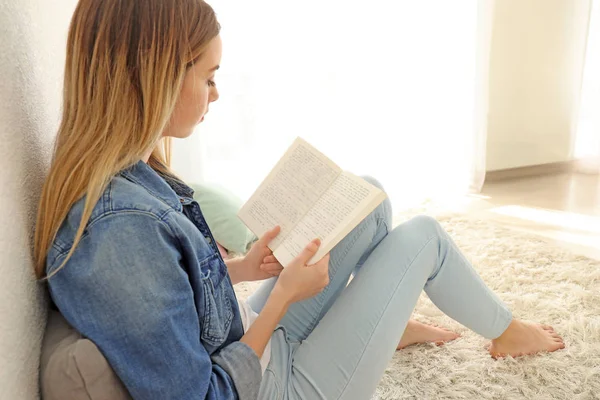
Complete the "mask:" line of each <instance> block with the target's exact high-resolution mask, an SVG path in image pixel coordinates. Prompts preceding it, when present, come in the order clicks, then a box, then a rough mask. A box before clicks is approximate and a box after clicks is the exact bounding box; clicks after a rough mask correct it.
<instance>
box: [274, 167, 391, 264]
mask: <svg viewBox="0 0 600 400" xmlns="http://www.w3.org/2000/svg"><path fill="white" fill-rule="evenodd" d="M385 198H386V195H385V193H384V192H383V191H382V190H381V189H379V188H377V187H376V186H373V185H371V184H370V183H369V182H367V181H365V180H364V179H362V178H359V177H357V176H356V175H353V174H351V173H349V172H342V173H341V174H340V176H339V177H338V178H337V179H336V180H335V182H334V183H333V185H331V187H330V188H329V189H328V190H327V191H326V192H325V193H324V194H323V196H322V197H321V198H320V199H319V200H318V201H317V203H316V204H315V206H314V207H313V208H311V209H310V210H309V211H308V213H307V214H306V215H305V216H304V218H302V220H300V221H299V222H298V224H297V225H296V226H295V227H294V229H293V230H292V232H291V233H290V234H289V235H288V236H287V237H286V238H285V240H284V241H283V242H282V243H281V245H280V246H279V247H278V248H277V249H276V251H275V252H274V255H275V257H276V258H277V260H278V261H279V262H280V263H281V264H282V265H283V266H285V265H287V264H289V262H291V261H292V260H293V259H294V258H295V257H296V256H297V255H298V254H299V253H300V252H301V251H302V249H304V247H306V245H307V244H308V243H309V242H310V241H311V240H313V239H315V238H319V239H321V247H320V248H319V251H318V252H317V254H315V256H314V257H313V258H312V259H311V260H310V261H309V264H312V263H315V262H317V261H318V260H320V259H321V258H323V256H324V255H325V254H327V253H328V252H329V251H331V249H332V248H333V247H334V246H335V245H336V244H338V243H339V242H340V241H341V240H342V239H343V238H344V237H345V236H346V235H347V234H348V233H350V231H351V230H352V229H354V227H356V225H358V224H359V223H360V221H362V220H363V219H364V218H365V217H366V216H367V215H368V214H369V213H370V212H371V211H373V210H374V209H375V207H377V206H378V205H379V204H380V203H381V202H382V201H383V200H384V199H385Z"/></svg>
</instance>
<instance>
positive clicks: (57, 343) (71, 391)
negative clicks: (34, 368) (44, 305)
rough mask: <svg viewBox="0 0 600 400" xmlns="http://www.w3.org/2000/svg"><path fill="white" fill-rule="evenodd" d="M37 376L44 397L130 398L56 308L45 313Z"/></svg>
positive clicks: (71, 399)
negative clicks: (39, 369)
mask: <svg viewBox="0 0 600 400" xmlns="http://www.w3.org/2000/svg"><path fill="white" fill-rule="evenodd" d="M40 379H41V382H40V385H41V389H42V398H43V399H44V400H65V399H69V400H131V396H130V395H129V393H128V392H127V389H126V388H125V386H123V384H122V383H121V381H120V380H119V378H118V377H117V376H116V374H115V373H114V372H113V370H112V369H111V367H110V365H109V364H108V362H107V361H106V359H105V358H104V356H103V355H102V353H101V352H100V350H98V348H97V347H96V345H95V344H94V343H93V342H92V341H90V340H88V339H85V338H83V337H82V336H81V335H80V334H79V333H78V332H77V331H76V330H75V329H73V328H72V327H71V326H70V325H69V324H68V323H67V321H66V320H65V319H64V317H63V316H62V315H61V314H60V313H59V312H57V311H50V312H49V314H48V326H47V328H46V335H45V337H44V344H43V348H42V359H41V371H40Z"/></svg>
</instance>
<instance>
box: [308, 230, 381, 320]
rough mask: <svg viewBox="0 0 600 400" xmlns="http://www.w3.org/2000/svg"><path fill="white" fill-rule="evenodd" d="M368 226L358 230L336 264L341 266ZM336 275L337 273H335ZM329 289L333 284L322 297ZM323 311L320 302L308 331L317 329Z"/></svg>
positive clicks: (324, 293) (329, 286)
mask: <svg viewBox="0 0 600 400" xmlns="http://www.w3.org/2000/svg"><path fill="white" fill-rule="evenodd" d="M367 226H369V224H363V226H362V228H361V229H360V230H359V231H357V232H356V234H355V235H353V241H352V242H351V243H350V244H348V246H346V247H345V248H344V253H343V254H342V255H341V256H340V258H339V260H338V261H340V262H337V263H336V266H337V267H339V266H340V264H341V260H343V259H344V258H346V256H347V255H348V253H349V252H350V249H351V248H352V247H353V246H354V243H356V241H357V240H358V237H359V236H360V235H361V234H362V233H363V232H364V231H365V229H367ZM334 275H335V274H334ZM329 290H331V285H327V287H326V288H325V290H323V291H322V292H321V295H322V297H323V298H324V297H326V296H325V295H326V294H327V293H328V292H329ZM322 311H323V304H321V303H320V304H319V312H318V313H317V315H316V316H315V317H314V318H313V320H312V321H311V322H310V325H309V326H308V331H309V332H311V331H312V330H313V329H315V326H316V325H317V321H319V320H320V319H321V312H322Z"/></svg>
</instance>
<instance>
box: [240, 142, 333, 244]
mask: <svg viewBox="0 0 600 400" xmlns="http://www.w3.org/2000/svg"><path fill="white" fill-rule="evenodd" d="M341 172H342V171H341V169H340V167H338V166H337V165H336V164H335V163H334V162H333V161H331V160H330V159H329V158H327V157H326V156H325V155H324V154H322V153H321V152H319V151H318V150H317V149H315V148H314V147H313V146H311V145H310V144H309V143H307V142H306V141H304V140H303V139H301V138H297V139H296V140H295V141H294V143H293V144H292V146H290V148H289V149H288V151H287V152H286V153H285V154H284V155H283V157H282V158H281V159H280V160H279V162H278V163H277V164H276V165H275V167H274V168H273V170H272V171H271V172H270V173H269V175H268V176H267V177H266V178H265V180H264V181H263V182H262V183H261V185H260V186H259V187H258V189H257V190H256V192H255V193H254V194H253V195H252V196H251V197H250V199H249V200H248V201H247V202H246V204H244V206H243V207H242V209H241V210H240V211H239V213H238V217H239V218H240V219H241V220H242V221H243V222H244V224H246V226H247V227H248V228H249V229H250V230H251V231H252V232H254V234H255V235H256V236H258V237H259V238H260V237H261V236H262V235H263V234H264V233H265V232H266V231H268V230H270V229H272V228H273V227H275V226H276V225H279V226H280V227H281V232H280V233H279V235H278V236H277V237H276V238H275V239H274V240H273V241H272V242H271V243H270V244H269V247H270V248H271V249H277V247H278V246H279V244H280V243H281V242H282V241H283V240H284V239H285V237H286V236H287V235H288V234H289V233H290V232H291V231H292V229H293V227H294V226H295V225H296V224H297V223H298V221H300V220H301V219H302V217H304V215H306V213H307V212H308V211H309V210H310V209H311V208H312V206H313V205H314V204H315V203H316V202H317V200H318V199H319V198H320V197H321V196H322V194H323V193H324V192H325V191H326V190H327V188H328V187H329V186H331V184H332V183H333V182H334V181H335V180H336V178H337V177H338V176H339V175H340V174H341Z"/></svg>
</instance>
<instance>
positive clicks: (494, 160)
mask: <svg viewBox="0 0 600 400" xmlns="http://www.w3.org/2000/svg"><path fill="white" fill-rule="evenodd" d="M589 13H590V0H498V1H496V7H495V15H494V25H493V28H492V29H493V30H492V44H491V54H490V76H489V84H490V87H489V96H490V97H489V117H488V137H487V170H488V171H492V170H498V169H506V168H514V167H522V166H528V165H537V164H545V163H552V162H560V161H567V160H570V159H572V157H573V150H574V143H572V142H573V138H574V136H575V135H574V125H575V124H574V122H575V121H574V120H575V118H576V115H577V113H576V110H577V106H578V104H577V103H578V100H579V92H580V87H581V77H582V69H583V60H584V54H585V43H586V36H587V26H588V20H589Z"/></svg>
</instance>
